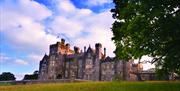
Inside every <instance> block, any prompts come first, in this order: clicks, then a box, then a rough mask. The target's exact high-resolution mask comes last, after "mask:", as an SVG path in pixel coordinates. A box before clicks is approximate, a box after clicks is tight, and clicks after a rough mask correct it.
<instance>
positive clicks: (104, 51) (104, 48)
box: [104, 48, 106, 57]
mask: <svg viewBox="0 0 180 91" xmlns="http://www.w3.org/2000/svg"><path fill="white" fill-rule="evenodd" d="M104 57H106V48H104Z"/></svg>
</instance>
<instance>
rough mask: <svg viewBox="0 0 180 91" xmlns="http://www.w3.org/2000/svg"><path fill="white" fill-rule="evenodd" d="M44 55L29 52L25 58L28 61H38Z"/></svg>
mask: <svg viewBox="0 0 180 91" xmlns="http://www.w3.org/2000/svg"><path fill="white" fill-rule="evenodd" d="M43 56H44V55H37V54H29V55H28V57H27V59H28V60H29V61H35V62H37V63H39V61H40V60H41V59H42V57H43Z"/></svg>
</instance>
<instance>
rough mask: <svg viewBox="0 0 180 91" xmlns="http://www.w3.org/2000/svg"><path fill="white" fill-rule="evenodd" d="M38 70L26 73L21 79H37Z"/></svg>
mask: <svg viewBox="0 0 180 91" xmlns="http://www.w3.org/2000/svg"><path fill="white" fill-rule="evenodd" d="M38 74H39V71H34V72H33V74H30V75H28V74H26V75H25V76H24V78H23V80H37V79H38Z"/></svg>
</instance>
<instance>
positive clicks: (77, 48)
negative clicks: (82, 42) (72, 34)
mask: <svg viewBox="0 0 180 91" xmlns="http://www.w3.org/2000/svg"><path fill="white" fill-rule="evenodd" d="M74 51H75V53H76V54H77V53H80V51H79V47H76V46H74Z"/></svg>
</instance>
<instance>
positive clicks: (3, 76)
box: [0, 72, 16, 81]
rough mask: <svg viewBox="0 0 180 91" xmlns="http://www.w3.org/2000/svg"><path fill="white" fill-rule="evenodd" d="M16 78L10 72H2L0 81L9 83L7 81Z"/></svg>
mask: <svg viewBox="0 0 180 91" xmlns="http://www.w3.org/2000/svg"><path fill="white" fill-rule="evenodd" d="M15 79H16V78H15V77H14V74H12V73H10V72H3V73H2V74H1V75H0V81H9V80H15Z"/></svg>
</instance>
